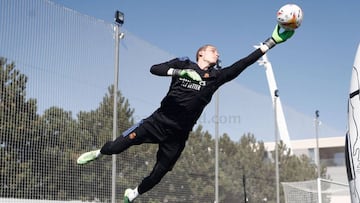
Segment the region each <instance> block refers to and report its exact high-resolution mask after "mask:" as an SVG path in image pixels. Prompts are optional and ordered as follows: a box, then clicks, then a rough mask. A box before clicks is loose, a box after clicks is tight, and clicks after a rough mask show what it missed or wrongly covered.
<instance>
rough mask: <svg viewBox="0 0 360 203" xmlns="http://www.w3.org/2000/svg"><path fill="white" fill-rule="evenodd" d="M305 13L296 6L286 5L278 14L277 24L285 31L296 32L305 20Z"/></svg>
mask: <svg viewBox="0 0 360 203" xmlns="http://www.w3.org/2000/svg"><path fill="white" fill-rule="evenodd" d="M303 17H304V16H303V11H302V9H301V8H300V7H299V6H298V5H296V4H286V5H284V6H282V7H281V8H280V9H279V10H278V12H277V13H276V20H277V23H278V24H279V25H280V27H282V28H283V29H285V30H295V29H297V28H298V27H300V25H301V23H302V20H303Z"/></svg>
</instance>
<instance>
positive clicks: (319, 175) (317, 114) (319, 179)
mask: <svg viewBox="0 0 360 203" xmlns="http://www.w3.org/2000/svg"><path fill="white" fill-rule="evenodd" d="M319 125H320V121H319V110H316V111H315V135H316V157H315V161H316V165H317V175H318V177H317V188H318V202H319V203H322V195H321V165H320V149H319Z"/></svg>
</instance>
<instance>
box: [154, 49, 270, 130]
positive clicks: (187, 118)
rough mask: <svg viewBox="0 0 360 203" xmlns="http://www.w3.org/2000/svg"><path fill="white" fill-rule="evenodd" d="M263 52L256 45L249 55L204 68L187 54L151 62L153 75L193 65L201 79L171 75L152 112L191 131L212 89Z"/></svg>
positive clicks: (174, 124) (174, 127) (227, 79)
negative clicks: (232, 61)
mask: <svg viewBox="0 0 360 203" xmlns="http://www.w3.org/2000/svg"><path fill="white" fill-rule="evenodd" d="M262 55H263V53H262V51H261V50H260V49H256V50H255V51H253V52H252V53H250V54H249V55H248V56H246V57H244V58H242V59H240V60H238V61H236V62H235V63H234V64H232V65H231V66H228V67H225V68H222V69H217V68H215V67H211V68H209V69H207V70H202V69H200V67H199V66H198V65H197V64H196V63H194V62H192V61H190V60H189V59H188V58H176V59H173V60H170V61H168V62H164V63H160V64H156V65H153V66H152V67H151V69H150V72H151V73H152V74H154V75H158V76H167V72H168V70H169V69H170V68H174V69H193V70H195V71H196V72H197V73H199V75H200V76H201V78H202V80H203V81H201V82H197V81H191V80H188V79H185V78H180V77H178V76H173V77H172V80H171V85H170V88H169V91H168V92H167V95H166V96H165V97H164V98H163V100H162V101H161V106H160V107H159V108H158V109H157V110H156V111H155V112H154V114H153V116H155V117H156V119H157V120H158V121H159V122H162V123H164V124H165V125H166V126H168V127H170V128H173V129H175V130H179V131H191V130H192V128H193V126H194V125H195V123H196V121H197V120H198V119H199V117H200V116H201V113H202V112H203V110H204V108H205V106H206V105H207V104H208V103H209V102H210V101H211V98H212V96H213V94H214V93H215V91H216V90H217V89H218V88H219V87H220V86H221V85H223V84H224V83H226V82H228V81H231V80H232V79H234V78H236V77H237V76H238V75H239V74H240V73H241V72H242V71H243V70H245V69H246V68H247V67H248V66H250V65H251V64H253V63H254V62H256V61H257V60H258V59H259V58H260V57H261V56H262Z"/></svg>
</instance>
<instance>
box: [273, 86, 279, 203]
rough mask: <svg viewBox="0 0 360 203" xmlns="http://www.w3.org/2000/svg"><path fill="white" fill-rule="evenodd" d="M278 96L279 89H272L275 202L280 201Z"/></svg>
mask: <svg viewBox="0 0 360 203" xmlns="http://www.w3.org/2000/svg"><path fill="white" fill-rule="evenodd" d="M278 97H279V90H277V89H276V90H275V91H274V117H275V119H274V120H275V125H274V126H275V173H276V203H280V186H279V185H280V176H279V146H278V143H279V132H278V130H279V129H278V120H277V116H278V115H277V109H276V108H277V104H276V103H277V99H278Z"/></svg>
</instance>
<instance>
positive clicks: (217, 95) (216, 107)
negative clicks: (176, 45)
mask: <svg viewBox="0 0 360 203" xmlns="http://www.w3.org/2000/svg"><path fill="white" fill-rule="evenodd" d="M216 68H217V69H220V68H221V60H218V61H217V62H216ZM219 94H220V91H219V90H216V96H215V97H216V100H215V201H214V202H215V203H219Z"/></svg>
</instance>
